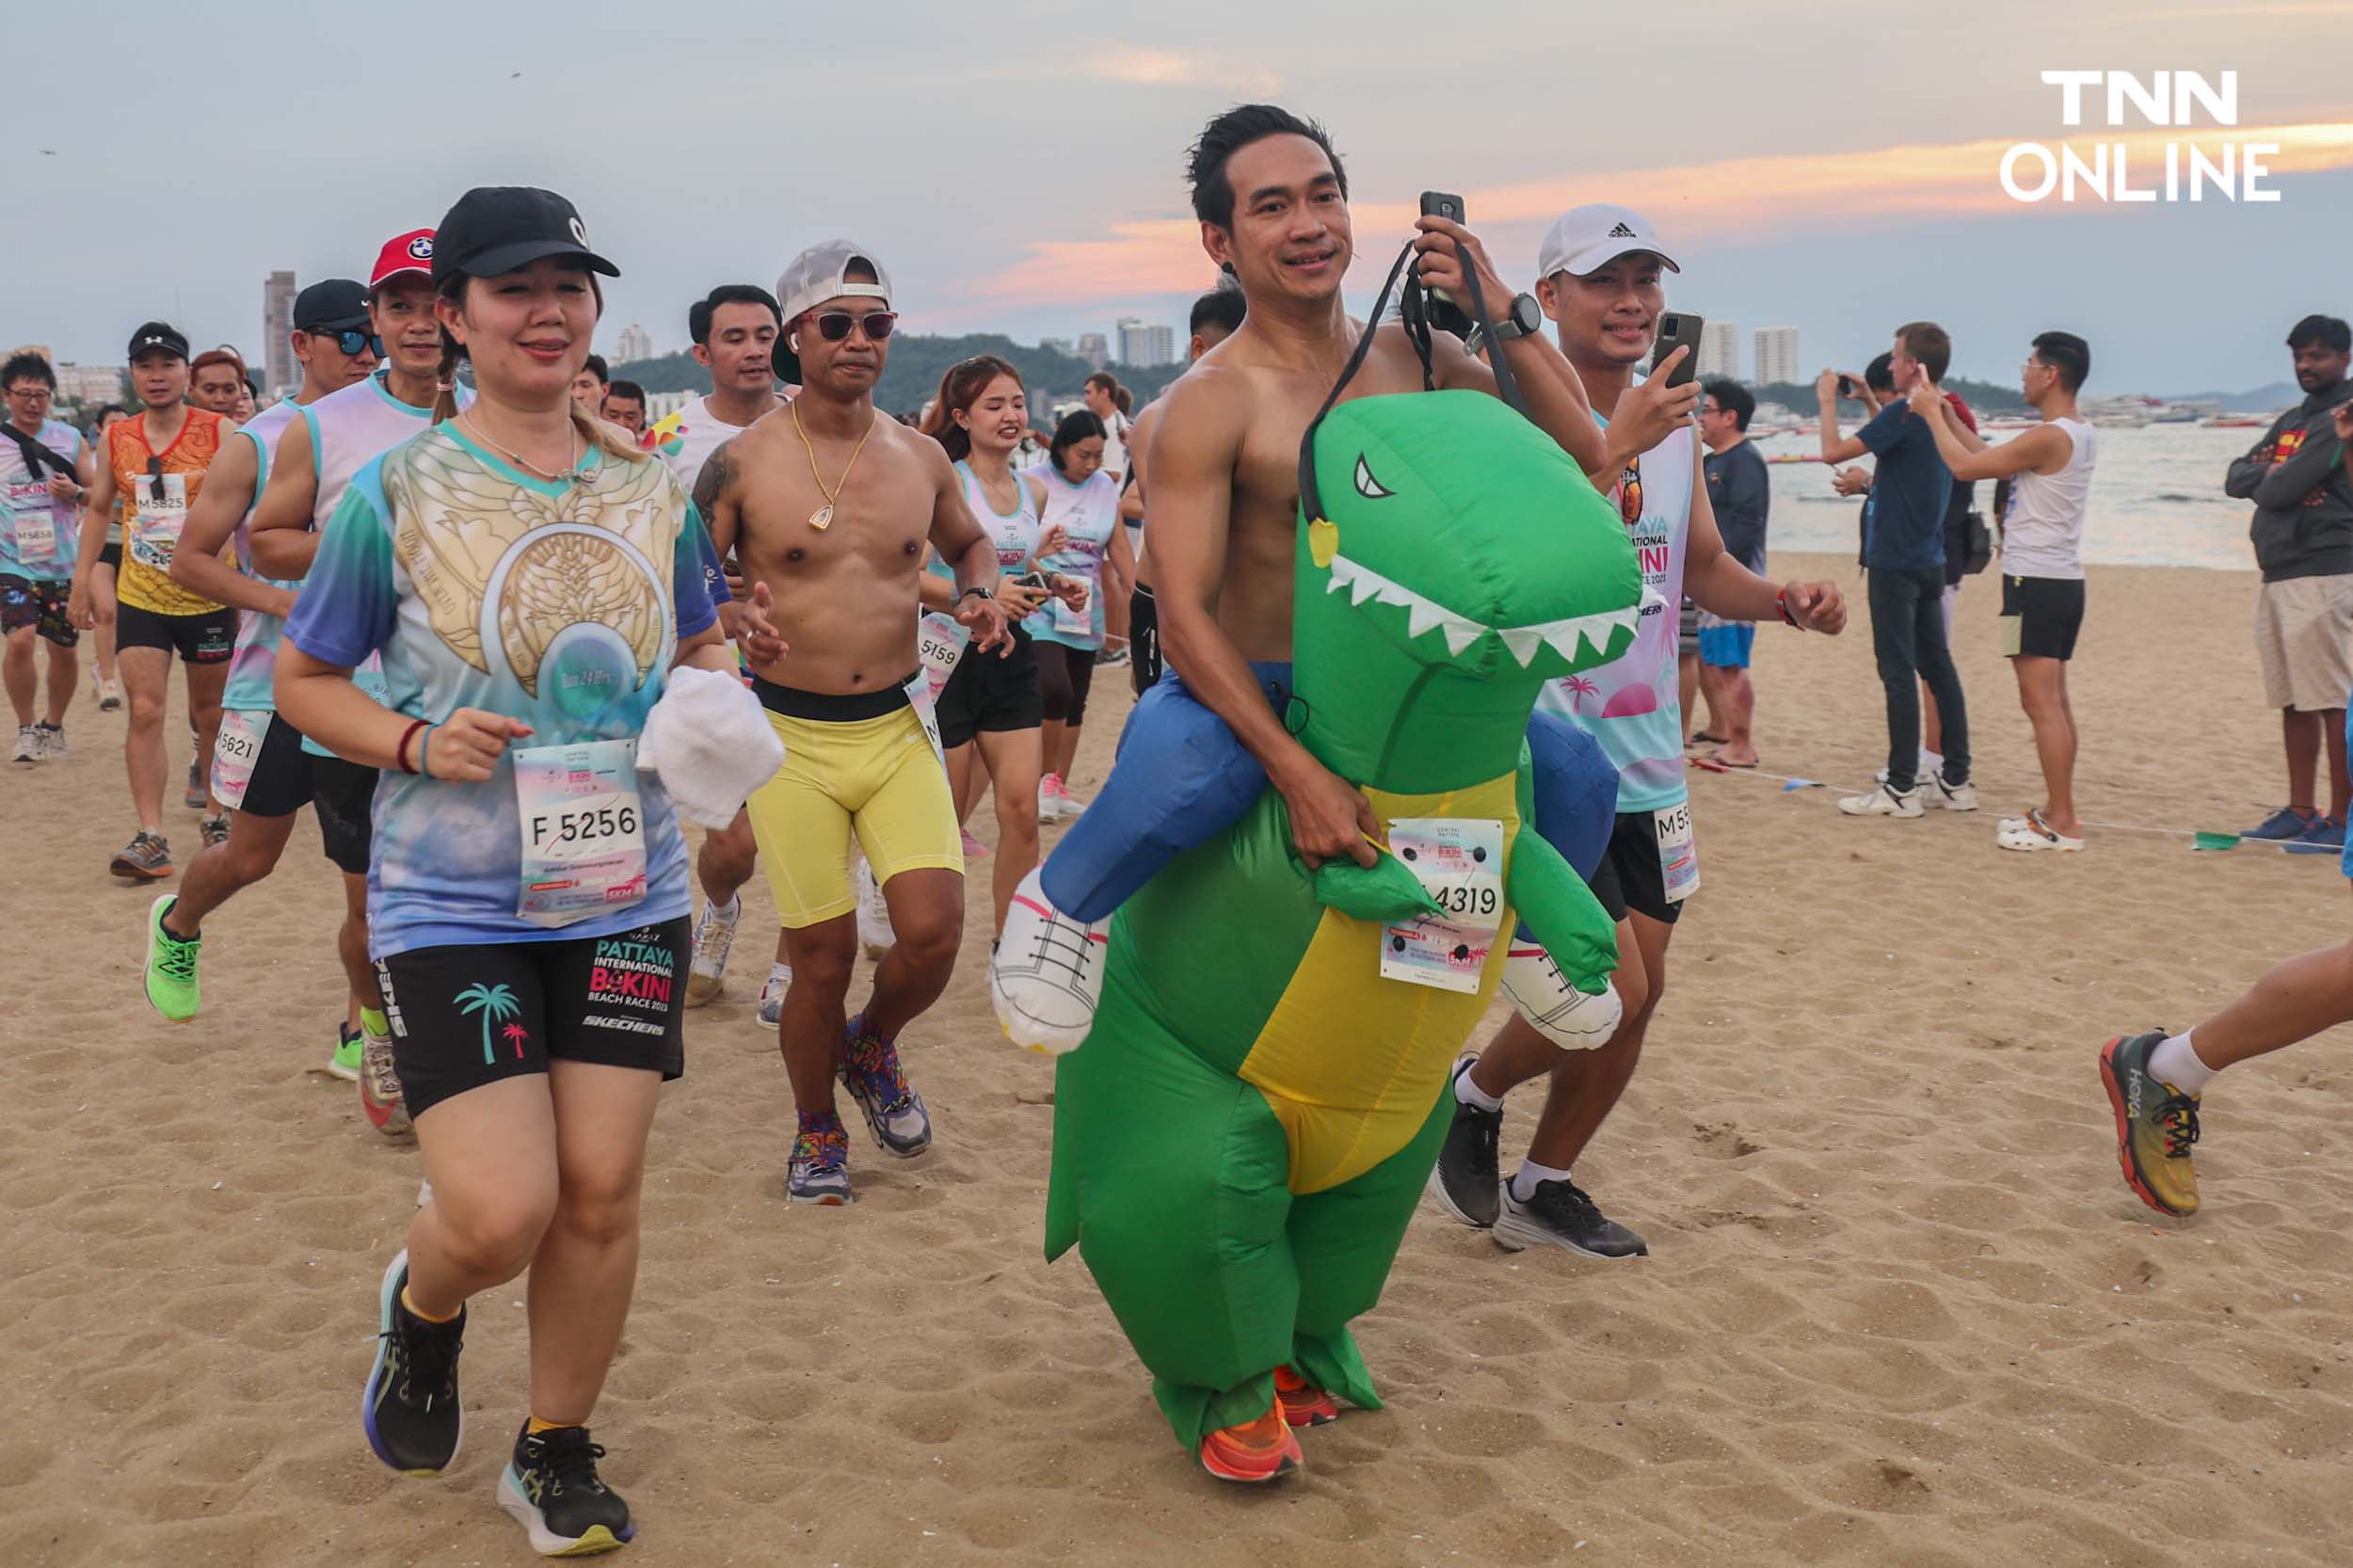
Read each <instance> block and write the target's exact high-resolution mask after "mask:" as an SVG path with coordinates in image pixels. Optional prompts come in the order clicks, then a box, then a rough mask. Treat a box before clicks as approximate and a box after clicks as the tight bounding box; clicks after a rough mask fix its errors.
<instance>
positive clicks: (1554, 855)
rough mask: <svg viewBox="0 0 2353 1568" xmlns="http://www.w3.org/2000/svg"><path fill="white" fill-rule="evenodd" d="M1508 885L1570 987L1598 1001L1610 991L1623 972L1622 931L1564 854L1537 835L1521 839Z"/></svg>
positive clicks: (1522, 914)
mask: <svg viewBox="0 0 2353 1568" xmlns="http://www.w3.org/2000/svg"><path fill="white" fill-rule="evenodd" d="M1503 885H1504V891H1505V894H1506V896H1508V897H1509V898H1510V899H1511V901H1512V907H1513V910H1514V911H1515V912H1517V914H1518V915H1519V918H1520V920H1521V921H1522V923H1523V924H1525V925H1526V926H1527V928H1528V930H1529V933H1530V934H1531V935H1532V936H1534V937H1535V938H1536V940H1537V941H1538V942H1539V943H1541V944H1543V946H1544V949H1545V952H1548V953H1550V954H1551V955H1552V961H1553V962H1554V963H1555V964H1558V965H1559V966H1560V967H1561V976H1562V977H1563V978H1564V979H1566V980H1567V981H1568V982H1569V984H1572V985H1574V986H1576V987H1577V989H1578V990H1579V991H1582V992H1584V993H1585V994H1586V995H1587V996H1593V997H1597V996H1600V995H1601V994H1602V993H1603V992H1604V991H1606V990H1608V989H1609V976H1610V975H1611V973H1612V972H1614V971H1615V970H1616V968H1617V967H1618V928H1617V927H1616V925H1615V924H1613V923H1612V922H1611V920H1610V919H1609V911H1608V910H1606V909H1604V908H1603V907H1602V906H1601V901H1600V900H1599V899H1597V898H1595V897H1593V889H1592V888H1588V887H1586V886H1585V882H1584V879H1583V878H1581V877H1579V876H1578V875H1577V872H1575V871H1573V870H1572V869H1570V866H1569V863H1568V862H1567V861H1566V860H1563V859H1562V858H1561V852H1560V851H1559V850H1557V849H1554V848H1553V847H1552V846H1551V845H1550V844H1548V843H1546V842H1545V840H1542V839H1541V838H1538V837H1537V836H1536V835H1535V834H1533V833H1523V834H1521V835H1520V836H1519V837H1518V838H1517V839H1516V840H1513V845H1512V864H1511V867H1510V869H1509V870H1508V871H1507V872H1506V873H1505V875H1504V879H1503Z"/></svg>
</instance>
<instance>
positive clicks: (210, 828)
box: [196, 815, 229, 849]
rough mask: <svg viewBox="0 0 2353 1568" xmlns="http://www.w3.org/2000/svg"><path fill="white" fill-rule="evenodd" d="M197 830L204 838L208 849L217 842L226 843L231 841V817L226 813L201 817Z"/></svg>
mask: <svg viewBox="0 0 2353 1568" xmlns="http://www.w3.org/2000/svg"><path fill="white" fill-rule="evenodd" d="M196 831H197V833H198V834H199V835H200V837H201V838H202V839H203V840H204V847H205V848H206V849H210V848H212V847H213V846H214V845H215V844H225V843H227V842H228V841H229V819H228V817H227V816H226V815H223V816H218V817H201V818H199V819H198V821H197V824H196Z"/></svg>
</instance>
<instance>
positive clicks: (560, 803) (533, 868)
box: [515, 741, 646, 927]
mask: <svg viewBox="0 0 2353 1568" xmlns="http://www.w3.org/2000/svg"><path fill="white" fill-rule="evenodd" d="M515 799H516V804H517V805H518V806H519V807H520V812H519V820H520V826H521V831H522V852H523V854H522V887H521V889H520V894H519V895H518V897H517V900H516V904H515V913H516V914H517V915H519V916H520V917H521V918H522V919H524V920H529V921H530V922H531V923H532V924H534V925H544V926H550V927H553V926H566V925H570V924H572V923H573V922H574V921H575V920H586V919H588V918H589V917H590V916H592V915H597V914H601V913H603V912H605V911H607V910H613V909H624V908H627V907H628V906H629V905H631V904H637V903H640V902H642V901H643V900H644V898H645V896H646V830H645V809H644V807H643V806H642V804H641V803H640V802H639V800H638V797H637V743H636V742H635V741H591V742H588V743H586V744H582V745H569V746H562V745H556V746H528V747H525V748H523V749H522V750H520V751H518V752H516V753H515Z"/></svg>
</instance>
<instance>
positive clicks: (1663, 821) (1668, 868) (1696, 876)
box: [1651, 801, 1700, 904]
mask: <svg viewBox="0 0 2353 1568" xmlns="http://www.w3.org/2000/svg"><path fill="white" fill-rule="evenodd" d="M1651 825H1652V826H1653V827H1655V828H1656V829H1657V833H1658V874H1659V876H1660V878H1661V879H1662V880H1664V881H1665V883H1666V885H1667V902H1668V903H1669V904H1681V903H1682V902H1683V901H1684V900H1685V899H1687V898H1689V897H1690V896H1691V895H1692V894H1693V893H1696V892H1698V891H1699V890H1700V855H1699V850H1698V849H1697V848H1696V847H1695V846H1694V845H1693V844H1692V842H1691V803H1690V802H1689V801H1685V802H1684V803H1683V804H1682V805H1681V806H1662V807H1660V808H1658V809H1657V811H1654V812H1652V813H1651Z"/></svg>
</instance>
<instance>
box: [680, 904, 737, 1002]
mask: <svg viewBox="0 0 2353 1568" xmlns="http://www.w3.org/2000/svg"><path fill="white" fill-rule="evenodd" d="M743 918H744V899H743V896H742V895H741V894H738V895H737V896H736V897H734V898H731V899H729V900H728V902H727V903H726V904H704V905H703V912H702V914H701V915H700V916H698V917H697V918H696V920H695V954H694V957H693V959H692V960H691V961H690V962H689V963H688V965H687V968H686V1005H687V1006H689V1007H700V1006H702V1005H703V1004H704V1003H706V1002H708V1001H710V1000H712V998H714V997H716V996H717V995H718V994H719V992H720V991H721V990H722V989H723V988H724V987H725V984H726V980H727V970H728V952H731V951H733V949H734V947H735V926H736V922H737V921H738V920H742V919H743Z"/></svg>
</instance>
